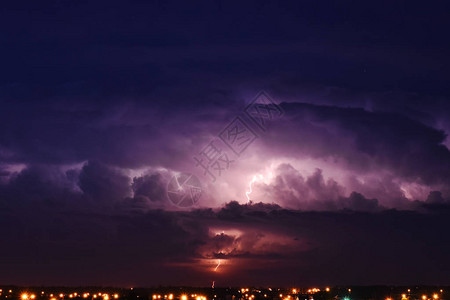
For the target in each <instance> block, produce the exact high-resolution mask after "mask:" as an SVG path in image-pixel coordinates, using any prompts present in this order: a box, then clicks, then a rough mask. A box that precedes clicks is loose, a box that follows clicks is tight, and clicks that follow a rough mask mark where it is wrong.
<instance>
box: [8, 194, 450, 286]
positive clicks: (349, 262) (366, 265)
mask: <svg viewBox="0 0 450 300" xmlns="http://www.w3.org/2000/svg"><path fill="white" fill-rule="evenodd" d="M352 197H353V196H352ZM356 197H359V196H356ZM356 201H359V200H356ZM43 212H45V211H43ZM0 215H1V216H2V219H1V220H2V226H1V229H0V230H1V232H2V239H3V242H4V243H5V244H7V245H8V247H2V248H1V250H0V251H1V254H2V255H1V257H2V262H1V263H2V265H3V266H12V265H14V266H15V267H14V268H13V269H12V270H11V272H9V273H8V274H7V275H3V276H7V278H2V280H6V279H8V280H15V281H17V282H21V283H37V282H36V279H35V278H34V276H35V275H37V274H39V272H40V271H39V269H40V268H43V267H45V268H46V270H47V271H48V272H51V273H52V274H53V276H56V277H57V278H58V279H57V280H55V278H56V277H53V279H47V277H41V279H39V280H40V281H39V283H47V284H48V283H55V282H56V283H58V284H65V283H74V282H75V283H80V284H86V283H88V282H89V283H98V284H124V282H125V284H131V285H136V284H139V285H150V284H153V283H155V282H158V283H162V284H178V283H179V284H202V285H207V284H209V283H210V281H211V280H219V282H220V283H221V284H223V285H228V284H231V285H233V284H238V283H244V284H269V283H270V284H299V283H301V284H325V283H328V282H330V281H333V282H336V283H339V284H345V283H347V282H348V281H352V282H353V281H355V278H358V279H357V280H356V282H354V283H357V284H358V283H385V282H390V283H398V284H411V283H414V282H417V280H420V281H421V282H424V283H432V282H438V283H440V284H448V282H445V280H444V281H442V278H448V275H449V274H447V273H448V270H449V268H448V267H449V264H450V261H449V260H448V257H447V255H446V253H448V251H449V250H450V249H448V247H449V245H450V242H449V241H448V235H446V234H445V232H443V231H436V230H434V228H447V227H448V226H449V224H448V220H449V218H448V213H446V212H438V213H436V212H434V213H431V214H430V213H418V212H402V211H395V210H394V211H384V212H379V213H362V212H349V211H347V212H334V213H312V212H299V211H295V210H286V209H281V208H280V207H276V206H271V205H267V204H255V205H240V204H237V203H235V202H232V203H229V204H227V205H226V206H225V207H224V208H222V209H219V210H194V211H191V212H165V211H161V210H156V211H153V210H152V211H148V212H146V213H140V214H135V213H133V214H127V213H124V212H123V211H120V210H119V211H110V212H108V213H64V212H53V213H52V214H39V213H37V212H36V211H22V212H21V216H22V217H21V218H17V216H14V215H13V214H12V213H11V212H5V211H2V212H0ZM213 228H218V229H219V228H220V230H223V231H224V232H222V233H220V232H219V233H214V229H213ZM236 229H238V230H236ZM211 230H212V231H211ZM405 249H407V250H408V251H405ZM419 256H420V257H421V260H417V258H418V257H419ZM392 257H396V261H397V263H396V264H392V260H391V258H392ZM217 259H221V260H222V266H221V273H216V272H214V271H212V269H213V268H214V267H215V265H216V264H217ZM19 261H20V264H18V262H19ZM31 266H32V267H31ZM325 266H326V267H325ZM267 267H270V269H271V272H269V273H267V272H264V271H263V270H264V269H265V268H267ZM25 270H26V272H25ZM149 270H151V272H149ZM362 270H370V272H363V271H362ZM387 270H389V272H387ZM285 272H288V273H289V274H291V275H290V277H289V278H286V277H280V276H279V274H282V273H285ZM2 274H3V273H2ZM119 274H120V276H119ZM124 274H126V275H127V278H128V279H126V280H125V281H123V280H122V276H123V275H124ZM295 274H298V275H295ZM301 274H308V276H307V277H304V276H302V275H301ZM338 278H339V279H338ZM380 278H383V279H380Z"/></svg>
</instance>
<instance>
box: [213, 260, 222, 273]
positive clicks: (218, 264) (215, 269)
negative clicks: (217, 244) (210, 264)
mask: <svg viewBox="0 0 450 300" xmlns="http://www.w3.org/2000/svg"><path fill="white" fill-rule="evenodd" d="M220 263H221V261H220V259H219V261H218V263H217V266H216V267H215V268H214V272H217V269H218V268H219V266H220Z"/></svg>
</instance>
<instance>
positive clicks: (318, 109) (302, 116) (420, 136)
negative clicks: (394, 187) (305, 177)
mask: <svg viewBox="0 0 450 300" xmlns="http://www.w3.org/2000/svg"><path fill="white" fill-rule="evenodd" d="M283 107H284V109H285V110H286V112H287V117H286V118H287V120H286V121H285V122H283V123H282V122H279V123H280V124H277V125H278V126H277V127H274V128H275V129H274V132H273V133H272V136H273V138H272V139H267V140H266V141H268V142H270V147H272V148H273V149H277V150H278V152H279V153H281V152H286V149H288V151H291V155H307V156H312V157H320V158H322V157H323V158H330V159H335V160H336V161H339V160H340V159H342V160H343V161H344V163H345V164H346V165H347V167H349V168H353V169H358V170H359V171H362V172H364V171H371V170H377V168H380V167H381V168H386V169H389V170H390V171H392V172H393V173H395V174H397V175H398V176H401V177H404V178H407V179H411V180H420V181H422V182H424V183H426V184H435V183H438V184H439V183H441V184H442V183H446V182H448V179H449V178H450V173H449V172H450V171H449V170H450V169H449V166H450V151H449V150H448V148H447V147H446V146H445V145H443V141H444V140H445V137H446V134H445V133H444V132H443V131H441V130H437V129H435V128H432V127H429V126H426V125H424V124H422V123H420V122H418V121H415V120H413V119H410V118H408V117H405V116H402V115H400V114H394V113H384V112H369V111H366V110H363V109H357V108H339V107H332V106H317V105H310V104H304V103H303V104H302V103H290V104H283ZM281 148H282V149H283V150H282V151H280V149H281Z"/></svg>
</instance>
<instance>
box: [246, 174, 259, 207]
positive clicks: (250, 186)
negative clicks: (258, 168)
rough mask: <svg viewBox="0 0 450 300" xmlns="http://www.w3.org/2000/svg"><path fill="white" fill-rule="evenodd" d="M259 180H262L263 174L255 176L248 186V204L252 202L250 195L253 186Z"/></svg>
mask: <svg viewBox="0 0 450 300" xmlns="http://www.w3.org/2000/svg"><path fill="white" fill-rule="evenodd" d="M258 178H259V179H262V178H263V176H262V175H261V174H258V175H254V176H253V178H252V180H251V181H250V183H249V184H248V187H249V191H248V192H245V197H247V203H249V202H250V197H249V195H250V194H251V193H252V192H253V190H252V185H253V184H254V183H255V182H256V180H258Z"/></svg>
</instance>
